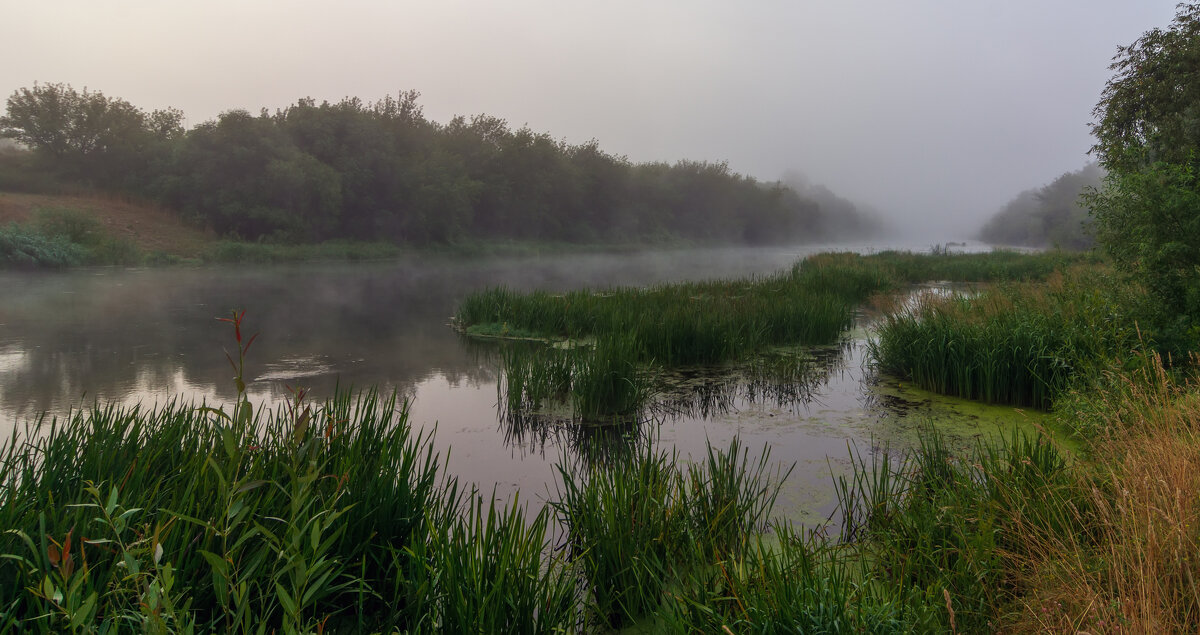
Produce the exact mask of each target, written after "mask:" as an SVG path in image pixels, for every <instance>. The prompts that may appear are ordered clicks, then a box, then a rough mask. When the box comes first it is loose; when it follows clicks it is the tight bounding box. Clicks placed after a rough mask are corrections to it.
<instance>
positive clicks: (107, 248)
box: [33, 208, 143, 265]
mask: <svg viewBox="0 0 1200 635" xmlns="http://www.w3.org/2000/svg"><path fill="white" fill-rule="evenodd" d="M33 226H34V227H36V228H37V230H38V231H39V232H41V233H42V234H43V235H45V236H48V237H50V238H51V239H53V240H66V241H69V242H70V243H72V244H74V245H78V246H79V247H81V248H82V249H83V251H84V253H85V256H84V261H85V262H86V263H87V264H93V265H134V264H139V263H141V262H142V259H143V258H142V253H141V250H140V249H138V247H137V245H135V244H134V243H133V242H132V241H131V240H129V239H127V238H120V237H117V236H113V235H112V234H110V233H109V232H108V231H107V230H106V229H105V228H104V226H103V225H101V224H100V221H99V220H97V219H96V216H95V214H92V213H90V212H85V211H82V210H78V209H71V208H43V209H38V210H36V212H35V214H34V219H33Z"/></svg>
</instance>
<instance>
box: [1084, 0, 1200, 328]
mask: <svg viewBox="0 0 1200 635" xmlns="http://www.w3.org/2000/svg"><path fill="white" fill-rule="evenodd" d="M1110 68H1111V69H1112V70H1113V71H1114V72H1115V73H1114V75H1113V77H1112V79H1110V80H1109V82H1108V84H1107V85H1106V86H1105V89H1104V92H1103V94H1102V96H1101V99H1100V102H1099V104H1098V105H1097V106H1096V109H1095V115H1096V117H1097V122H1096V124H1095V125H1094V126H1093V127H1092V132H1093V134H1094V135H1095V137H1096V145H1095V147H1094V148H1093V150H1094V152H1095V153H1096V155H1097V156H1098V157H1099V159H1100V163H1101V165H1102V166H1104V167H1105V168H1106V169H1107V170H1108V176H1107V178H1106V179H1105V183H1104V188H1103V189H1102V190H1095V191H1092V192H1090V193H1089V194H1088V195H1087V196H1086V197H1085V200H1086V204H1087V205H1088V207H1089V208H1090V209H1091V210H1092V212H1093V215H1094V217H1095V221H1096V226H1097V237H1098V239H1099V241H1100V243H1101V244H1102V245H1103V246H1104V247H1105V248H1106V249H1107V250H1108V252H1109V253H1111V254H1112V255H1113V257H1114V258H1115V260H1116V261H1117V263H1118V264H1119V265H1120V266H1122V267H1123V268H1124V269H1125V270H1127V271H1129V272H1131V273H1132V274H1133V275H1135V276H1136V277H1137V278H1138V279H1139V280H1141V281H1143V282H1144V283H1145V284H1146V285H1147V287H1148V288H1149V289H1150V290H1151V292H1152V293H1153V294H1154V296H1155V298H1156V299H1157V301H1158V307H1159V308H1160V312H1159V315H1158V317H1157V320H1158V322H1159V324H1160V325H1165V328H1167V329H1168V330H1170V331H1172V332H1173V333H1174V334H1176V335H1178V334H1180V333H1183V332H1186V331H1192V332H1193V333H1192V334H1193V335H1194V334H1195V330H1196V325H1197V324H1200V180H1198V179H1197V177H1196V172H1197V169H1200V156H1198V155H1197V148H1198V146H1200V71H1198V69H1200V4H1195V3H1193V4H1181V5H1179V7H1178V9H1177V11H1176V15H1175V19H1174V20H1173V21H1172V23H1171V25H1170V26H1169V27H1168V28H1166V29H1157V28H1156V29H1152V30H1150V31H1147V32H1146V33H1145V34H1143V35H1142V36H1141V37H1140V38H1138V40H1137V41H1135V42H1134V43H1133V44H1131V45H1130V46H1127V47H1122V48H1121V49H1119V50H1118V53H1117V56H1116V57H1115V58H1114V61H1113V64H1112V66H1111V67H1110Z"/></svg>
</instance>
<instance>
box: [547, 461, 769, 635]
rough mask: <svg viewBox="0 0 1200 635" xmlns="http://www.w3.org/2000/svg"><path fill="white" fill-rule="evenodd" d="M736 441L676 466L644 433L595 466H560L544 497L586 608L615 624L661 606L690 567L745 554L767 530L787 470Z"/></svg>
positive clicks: (628, 621) (604, 621) (631, 620)
mask: <svg viewBox="0 0 1200 635" xmlns="http://www.w3.org/2000/svg"><path fill="white" fill-rule="evenodd" d="M769 466H770V461H769V452H768V451H767V450H766V449H764V450H763V452H762V453H761V454H760V455H759V456H758V457H757V458H756V459H752V458H751V457H750V455H749V453H748V452H747V451H746V450H745V449H744V448H743V447H742V446H741V444H740V442H739V441H738V440H737V439H735V440H734V441H733V442H731V444H730V446H729V447H728V448H727V449H714V448H712V447H711V446H709V450H708V455H707V459H706V461H704V462H703V463H699V464H694V465H688V466H680V465H679V462H678V457H677V456H675V455H674V454H671V453H668V452H666V451H663V450H658V449H655V448H654V444H653V443H651V442H648V441H646V440H642V441H641V442H638V443H635V444H634V445H633V447H631V448H630V449H629V450H628V451H627V452H626V453H618V454H613V455H609V456H608V457H606V460H605V461H604V462H603V463H597V462H587V461H583V462H581V463H579V464H576V465H566V466H560V467H559V474H560V485H559V490H558V497H557V498H558V500H557V501H554V502H552V503H551V505H552V506H553V507H554V509H555V512H556V514H557V516H558V518H559V520H560V522H561V523H562V524H563V526H564V527H565V529H566V531H567V533H568V536H569V545H570V554H571V557H572V558H573V559H574V561H575V563H576V565H577V566H578V568H579V570H580V571H581V573H582V575H583V577H584V579H585V580H586V581H587V587H588V606H589V607H590V609H589V612H588V615H589V616H591V617H592V618H594V619H595V621H596V622H597V624H596V625H599V626H602V627H619V626H623V625H629V624H632V623H634V622H636V621H639V620H643V619H646V618H649V617H651V616H654V615H657V614H659V613H660V612H661V610H662V607H663V603H664V601H667V600H668V599H669V598H670V596H671V593H672V592H673V591H674V590H677V588H678V586H679V585H680V584H681V583H682V580H685V579H687V577H688V576H690V575H691V574H692V572H693V571H695V570H697V569H708V568H711V567H713V566H714V565H715V564H716V563H718V562H720V561H721V560H722V559H724V558H727V557H733V556H737V555H740V554H742V553H743V552H745V551H746V550H747V549H748V548H749V545H750V544H751V543H752V540H753V537H754V536H755V535H757V534H759V533H760V532H761V531H763V530H764V529H765V528H766V524H767V521H768V519H769V517H770V514H771V510H772V508H773V506H774V502H775V498H776V496H777V495H778V492H779V487H780V485H781V484H782V481H783V479H784V478H786V476H787V473H778V472H772V471H771V470H770V469H769Z"/></svg>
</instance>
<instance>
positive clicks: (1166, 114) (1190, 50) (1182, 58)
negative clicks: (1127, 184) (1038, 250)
mask: <svg viewBox="0 0 1200 635" xmlns="http://www.w3.org/2000/svg"><path fill="white" fill-rule="evenodd" d="M1196 68H1200V4H1197V3H1194V2H1193V3H1181V4H1179V6H1178V7H1177V10H1176V13H1175V19H1174V20H1173V21H1172V22H1171V25H1170V27H1168V28H1166V29H1160V28H1154V29H1150V30H1149V31H1147V32H1145V33H1143V34H1142V36H1141V37H1139V38H1138V39H1137V40H1136V41H1135V42H1134V43H1133V44H1131V45H1129V46H1122V47H1120V48H1118V49H1117V55H1116V56H1115V57H1114V58H1113V63H1112V65H1110V66H1109V70H1111V71H1113V76H1112V78H1110V79H1109V80H1108V83H1107V84H1105V86H1104V92H1103V93H1102V94H1101V96H1100V102H1099V103H1098V104H1096V108H1095V110H1093V111H1092V114H1093V115H1094V116H1095V117H1096V119H1097V122H1096V123H1095V124H1094V125H1093V126H1092V134H1093V135H1094V136H1095V137H1096V145H1095V146H1093V148H1092V151H1093V152H1095V153H1096V154H1097V155H1098V156H1099V157H1100V162H1101V164H1102V165H1104V167H1105V168H1107V169H1108V171H1109V172H1116V173H1118V174H1128V173H1132V172H1136V171H1138V170H1141V169H1142V168H1144V167H1146V166H1147V165H1150V164H1153V163H1158V162H1162V163H1171V164H1183V163H1189V162H1192V161H1195V160H1196V159H1195V157H1194V156H1192V155H1193V154H1194V150H1195V148H1196V147H1198V146H1200V105H1198V104H1200V77H1197V76H1196V73H1195V69H1196Z"/></svg>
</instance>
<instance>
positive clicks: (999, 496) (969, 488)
mask: <svg viewBox="0 0 1200 635" xmlns="http://www.w3.org/2000/svg"><path fill="white" fill-rule="evenodd" d="M853 464H854V468H855V469H854V471H853V473H852V474H851V476H850V477H848V478H846V477H843V478H841V479H839V481H838V488H837V491H838V497H839V501H840V507H841V510H840V511H841V513H842V523H843V530H842V536H843V538H844V539H845V540H850V541H853V542H852V544H853V545H854V548H855V549H857V550H859V552H860V554H861V555H862V556H863V562H864V563H865V564H866V565H867V568H866V570H865V571H864V574H863V575H864V576H865V577H866V578H868V579H870V580H872V581H873V583H874V584H876V585H879V587H880V588H888V589H891V591H890V593H891V596H892V597H893V598H894V599H895V600H896V601H899V602H900V603H902V604H904V605H907V608H906V609H905V612H907V613H909V617H908V618H906V621H909V622H910V628H911V623H912V622H926V627H925V628H928V629H931V630H941V631H946V630H950V629H951V628H952V626H951V625H952V624H954V625H955V626H954V628H957V630H958V631H959V632H978V631H979V630H980V629H983V630H986V629H988V628H989V625H991V624H993V620H994V619H995V617H996V611H997V609H999V608H1000V607H1002V606H1004V605H1005V603H1006V602H1009V601H1011V600H1012V598H1013V597H1014V594H1016V593H1018V592H1019V590H1018V587H1017V586H1016V585H1017V583H1018V580H1017V579H1016V578H1015V577H1014V573H1015V572H1016V571H1018V570H1019V569H1020V567H1021V566H1022V563H1023V562H1025V559H1027V558H1029V557H1031V556H1032V555H1033V554H1031V553H1030V552H1029V551H1028V548H1029V545H1030V544H1031V543H1030V541H1029V540H1028V536H1029V534H1030V533H1031V532H1064V531H1065V532H1075V533H1078V532H1079V531H1081V529H1082V528H1081V527H1080V526H1079V524H1078V522H1077V521H1076V519H1078V518H1079V516H1078V511H1077V510H1079V509H1081V508H1085V507H1086V505H1087V503H1086V501H1085V499H1086V496H1085V495H1084V493H1083V492H1081V491H1079V490H1078V489H1076V488H1074V487H1073V485H1072V483H1073V482H1074V481H1073V477H1072V476H1071V473H1070V472H1069V471H1068V465H1067V463H1066V461H1065V460H1064V458H1063V457H1062V456H1061V455H1060V454H1059V453H1058V451H1057V450H1056V449H1055V448H1054V447H1053V446H1052V445H1051V444H1050V443H1049V442H1047V441H1046V440H1045V439H1043V438H1041V437H1035V436H1029V435H1027V434H1024V433H1021V432H1015V431H1014V432H1013V433H1012V434H1011V435H1010V436H1008V437H1005V438H1001V439H1000V440H998V441H997V442H992V443H988V444H981V445H979V446H978V447H977V448H976V449H975V450H974V451H972V452H970V453H968V454H965V455H963V456H956V455H955V454H954V453H953V452H952V451H951V450H950V449H949V448H948V447H947V446H946V444H945V442H944V440H943V439H942V437H940V436H939V435H938V434H936V433H934V432H931V431H928V430H927V431H925V432H924V433H923V434H922V437H921V442H920V444H919V445H918V447H916V448H914V449H913V450H911V451H909V452H906V453H904V454H903V455H902V456H901V457H900V458H899V460H896V458H895V457H894V456H893V455H890V454H889V453H887V452H883V453H881V454H876V455H875V456H874V457H873V458H871V459H869V460H864V459H862V458H861V457H858V458H857V459H856V460H855V461H854V463H853ZM939 599H942V600H944V602H943V603H941V604H942V606H943V607H945V606H948V607H949V608H950V610H952V611H953V617H952V616H951V613H950V610H945V611H938V610H936V609H937V608H940V607H939V606H938V605H939V602H938V600H939ZM930 609H934V610H930ZM929 620H933V622H932V623H928V621H929ZM951 620H953V622H951Z"/></svg>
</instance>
